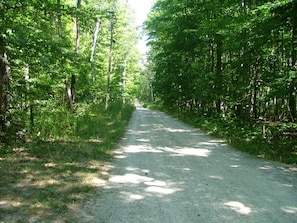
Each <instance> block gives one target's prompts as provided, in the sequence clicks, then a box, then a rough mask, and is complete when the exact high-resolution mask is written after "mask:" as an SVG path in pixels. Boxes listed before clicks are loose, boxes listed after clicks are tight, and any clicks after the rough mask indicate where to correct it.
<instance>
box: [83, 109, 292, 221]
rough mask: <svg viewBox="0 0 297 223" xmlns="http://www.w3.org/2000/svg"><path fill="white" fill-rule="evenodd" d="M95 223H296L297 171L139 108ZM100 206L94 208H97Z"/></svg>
mask: <svg viewBox="0 0 297 223" xmlns="http://www.w3.org/2000/svg"><path fill="white" fill-rule="evenodd" d="M114 157H115V160H114V162H113V163H112V168H111V171H110V173H109V174H110V175H109V180H108V182H106V184H105V186H104V187H103V190H102V191H101V192H100V193H99V197H100V198H99V199H94V200H93V201H91V202H90V204H89V206H88V209H89V210H87V211H86V212H85V215H84V218H85V220H86V221H89V222H130V223H131V222H295V220H296V217H297V190H296V186H297V180H296V168H295V169H294V168H293V167H292V166H286V165H282V164H278V163H274V162H270V161H265V160H261V159H256V158H253V157H250V156H248V155H246V154H243V153H241V152H238V151H235V150H233V149H232V148H230V147H229V146H228V145H227V144H226V143H225V142H223V141H220V140H216V139H214V138H212V137H210V136H208V135H205V134H203V133H201V132H199V131H197V130H195V129H193V128H191V127H189V126H187V125H186V124H184V123H182V122H180V121H178V120H176V119H173V118H171V117H169V116H167V115H165V114H164V113H162V112H159V111H150V110H147V109H144V108H142V107H141V106H140V105H138V106H137V110H136V111H135V113H134V114H133V117H132V121H131V123H130V126H129V129H128V132H127V134H126V137H125V138H124V139H123V140H122V142H121V145H120V148H119V149H118V150H116V151H115V152H114ZM90 207H92V208H90Z"/></svg>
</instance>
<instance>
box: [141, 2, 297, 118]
mask: <svg viewBox="0 0 297 223" xmlns="http://www.w3.org/2000/svg"><path fill="white" fill-rule="evenodd" d="M296 11H297V2H296V1H294V0H275V1H266V0H262V1H252V0H242V1H232V0H212V1H208V0H204V1H200V0H199V1H198V0H187V1H176V0H174V1H172V0H171V1H169V0H158V1H156V3H155V5H154V7H153V9H152V10H151V13H150V15H149V18H148V19H147V21H146V31H147V33H148V36H149V45H150V46H151V52H150V54H149V59H150V62H149V63H151V66H152V72H153V73H154V82H153V86H154V92H155V95H156V96H157V98H158V99H160V100H161V101H162V102H163V103H164V104H165V105H166V106H169V107H171V108H175V109H177V110H179V111H181V112H187V111H190V112H192V113H196V114H204V115H207V116H213V117H226V116H232V117H236V118H239V119H242V120H269V121H282V122H296V120H297V113H296V90H297V89H296V88H297V82H296V80H297V79H296V77H297V74H296V72H297V71H296V70H297V69H296V68H297V59H296V55H297V54H296V53H297V14H296Z"/></svg>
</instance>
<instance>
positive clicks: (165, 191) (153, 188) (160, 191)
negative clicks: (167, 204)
mask: <svg viewBox="0 0 297 223" xmlns="http://www.w3.org/2000/svg"><path fill="white" fill-rule="evenodd" d="M145 191H146V192H150V193H157V194H165V195H167V194H174V193H175V192H177V190H175V189H170V188H163V187H156V186H151V187H148V188H146V189H145Z"/></svg>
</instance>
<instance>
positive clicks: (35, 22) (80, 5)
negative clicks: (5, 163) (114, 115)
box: [0, 0, 141, 143]
mask: <svg viewBox="0 0 297 223" xmlns="http://www.w3.org/2000/svg"><path fill="white" fill-rule="evenodd" d="M133 16H134V15H133V12H132V9H131V8H130V7H129V5H128V4H127V3H125V1H108V0H88V1H82V0H45V1H44V0H43V1H40V0H28V1H20V0H10V1H0V24H1V26H0V55H1V59H0V63H1V73H0V135H1V141H2V142H5V143H7V142H12V141H14V138H20V137H23V136H24V135H30V137H38V138H39V139H48V138H51V137H56V136H61V137H63V136H67V135H71V134H72V135H73V134H74V132H75V131H76V130H77V127H76V126H77V120H78V119H79V118H80V117H81V116H82V115H83V114H84V113H85V112H86V111H87V110H88V109H89V107H90V106H91V105H93V104H100V103H103V104H104V103H105V107H106V108H107V107H108V105H109V103H121V104H125V103H126V102H129V101H131V99H132V98H133V94H134V92H135V90H136V87H135V85H134V83H135V80H136V78H137V75H139V65H138V61H139V59H140V56H141V55H140V53H139V51H138V49H137V47H136V44H137V39H138V36H139V30H138V28H137V27H136V26H135V25H134V22H133V21H134V17H133Z"/></svg>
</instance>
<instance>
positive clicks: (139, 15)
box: [128, 0, 155, 54]
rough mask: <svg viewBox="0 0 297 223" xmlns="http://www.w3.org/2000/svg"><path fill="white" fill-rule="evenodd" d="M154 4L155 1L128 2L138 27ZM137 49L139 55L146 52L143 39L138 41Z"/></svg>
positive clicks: (130, 0) (136, 0) (139, 0)
mask: <svg viewBox="0 0 297 223" xmlns="http://www.w3.org/2000/svg"><path fill="white" fill-rule="evenodd" d="M154 2H155V0H128V3H129V4H130V5H131V6H132V8H133V9H134V10H135V12H136V14H135V16H136V24H137V25H138V26H141V25H142V23H143V22H144V20H145V19H146V17H147V15H148V13H149V11H150V9H151V7H152V5H153V3H154ZM138 47H139V49H140V51H141V53H142V54H145V52H146V50H147V47H146V45H145V38H144V39H143V40H139V43H138Z"/></svg>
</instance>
